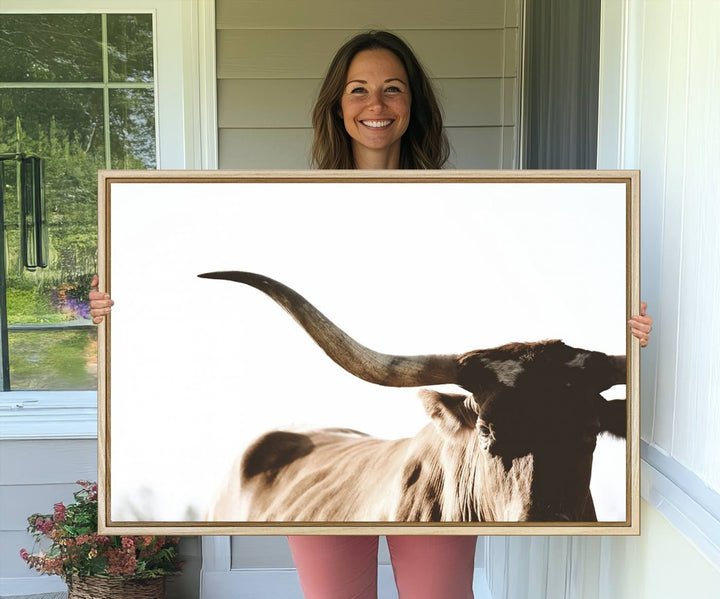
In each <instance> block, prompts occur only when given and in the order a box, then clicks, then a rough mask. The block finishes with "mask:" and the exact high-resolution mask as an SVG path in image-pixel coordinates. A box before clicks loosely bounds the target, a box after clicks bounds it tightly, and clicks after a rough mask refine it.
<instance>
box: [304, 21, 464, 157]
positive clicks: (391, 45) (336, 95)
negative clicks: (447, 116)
mask: <svg viewBox="0 0 720 599" xmlns="http://www.w3.org/2000/svg"><path fill="white" fill-rule="evenodd" d="M376 49H384V50H389V51H390V52H392V53H393V54H395V56H397V57H398V59H399V60H400V62H401V63H402V64H403V66H404V67H405V72H406V73H407V76H408V79H409V85H410V92H411V94H412V98H411V104H410V123H409V124H408V128H407V131H406V132H405V134H404V135H403V136H402V141H401V146H400V168H401V169H438V168H441V167H442V166H443V164H445V162H446V161H447V159H448V156H449V154H450V147H449V144H448V141H447V137H446V136H445V132H444V131H443V127H442V111H441V109H440V106H439V104H438V102H437V100H436V99H435V92H434V91H433V87H432V84H431V82H430V79H429V78H428V76H427V75H426V74H425V71H424V70H423V68H422V66H421V65H420V62H419V61H418V59H417V58H415V55H414V54H413V51H412V50H411V49H410V47H409V46H408V45H407V44H406V43H405V42H404V41H403V40H401V39H400V38H399V37H398V36H396V35H395V34H393V33H390V32H388V31H368V32H366V33H361V34H359V35H356V36H355V37H353V38H352V39H351V40H349V41H348V42H346V43H345V44H344V45H343V46H342V47H341V48H340V49H339V50H338V51H337V53H336V54H335V57H334V58H333V60H332V62H331V63H330V66H329V67H328V71H327V74H326V75H325V80H324V81H323V83H322V86H321V87H320V93H319V94H318V99H317V101H316V102H315V108H314V109H313V114H312V124H313V129H314V137H313V144H312V163H313V165H314V166H315V167H316V168H319V169H353V168H355V163H354V161H353V155H352V146H351V144H350V136H349V135H348V134H347V131H346V130H345V125H344V124H343V119H342V117H341V116H340V98H341V97H342V93H343V90H344V89H345V78H346V76H347V72H348V68H349V67H350V63H351V62H352V59H353V58H355V55H356V54H357V53H358V52H362V51H363V50H376Z"/></svg>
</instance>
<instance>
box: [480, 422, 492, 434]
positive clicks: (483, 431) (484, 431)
mask: <svg viewBox="0 0 720 599" xmlns="http://www.w3.org/2000/svg"><path fill="white" fill-rule="evenodd" d="M478 430H479V431H480V434H481V435H483V436H485V437H489V436H490V429H489V428H488V427H487V426H485V425H484V424H481V425H480V426H478Z"/></svg>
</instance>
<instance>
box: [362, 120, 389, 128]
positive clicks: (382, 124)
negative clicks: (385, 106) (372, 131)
mask: <svg viewBox="0 0 720 599" xmlns="http://www.w3.org/2000/svg"><path fill="white" fill-rule="evenodd" d="M361 123H362V124H363V125H365V126H367V127H374V128H380V127H387V126H388V125H389V124H390V123H392V121H361Z"/></svg>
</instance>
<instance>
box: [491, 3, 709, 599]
mask: <svg viewBox="0 0 720 599" xmlns="http://www.w3.org/2000/svg"><path fill="white" fill-rule="evenodd" d="M602 25H603V30H602V41H601V89H600V110H599V112H600V124H599V136H598V138H599V147H598V166H599V168H639V169H641V171H642V240H641V241H642V250H641V251H642V267H643V272H642V280H641V284H642V297H643V298H644V299H646V300H647V302H648V304H649V311H650V313H651V314H652V315H653V317H654V319H655V330H654V332H653V337H652V340H651V343H650V346H649V347H648V348H647V350H644V351H643V352H642V392H641V400H642V415H641V416H642V437H643V441H644V443H645V444H646V452H645V455H644V457H645V458H646V460H647V462H650V463H647V462H645V461H644V462H643V467H642V495H643V498H644V499H645V500H646V501H643V503H642V518H641V522H642V535H641V537H640V538H603V539H601V540H598V539H590V538H588V539H574V540H568V539H550V540H545V541H543V540H542V539H533V540H527V539H516V540H509V541H508V540H500V539H493V540H492V541H490V542H489V551H488V553H487V556H488V558H487V559H488V568H487V570H488V573H489V578H490V586H491V590H492V592H493V597H494V598H495V599H501V598H503V599H519V598H523V599H525V598H528V599H529V598H545V597H548V598H550V597H552V598H553V599H554V598H563V597H565V598H568V599H569V598H574V597H583V599H610V598H612V599H630V598H633V599H635V598H639V599H645V598H647V599H650V598H651V597H652V598H653V599H658V598H659V599H662V598H666V597H667V598H672V597H678V596H683V597H698V598H705V597H708V598H709V597H716V596H717V593H718V591H717V589H718V588H719V586H720V500H719V499H720V498H719V497H718V491H720V451H718V447H720V402H718V394H719V393H720V317H719V314H720V312H719V311H718V309H717V298H718V297H720V169H718V166H717V162H718V157H719V156H720V109H719V108H718V99H720V2H718V1H717V0H604V3H603V19H602ZM650 464H652V465H650ZM671 523H672V524H671ZM673 525H674V526H675V527H677V528H675V527H674V526H673ZM678 528H679V529H680V530H681V531H682V532H679V530H678ZM686 537H689V538H690V541H688V540H687V538H686ZM598 541H599V542H598ZM543 543H547V548H542V544H543ZM538 547H540V548H539V549H538ZM538 563H539V565H538ZM508 572H513V573H514V574H515V575H514V576H513V577H512V580H510V579H508V578H507V577H503V574H504V573H508ZM525 578H527V579H528V580H529V581H530V583H529V585H524V586H523V585H522V584H520V583H518V582H517V579H525Z"/></svg>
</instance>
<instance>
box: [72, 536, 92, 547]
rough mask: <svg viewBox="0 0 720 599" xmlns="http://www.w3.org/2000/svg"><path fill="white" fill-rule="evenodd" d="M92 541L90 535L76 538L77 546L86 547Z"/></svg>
mask: <svg viewBox="0 0 720 599" xmlns="http://www.w3.org/2000/svg"><path fill="white" fill-rule="evenodd" d="M89 540H90V535H78V536H77V537H75V544H76V545H84V544H85V543H87V542H88V541H89Z"/></svg>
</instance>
